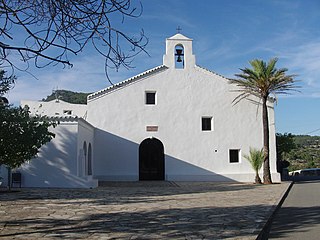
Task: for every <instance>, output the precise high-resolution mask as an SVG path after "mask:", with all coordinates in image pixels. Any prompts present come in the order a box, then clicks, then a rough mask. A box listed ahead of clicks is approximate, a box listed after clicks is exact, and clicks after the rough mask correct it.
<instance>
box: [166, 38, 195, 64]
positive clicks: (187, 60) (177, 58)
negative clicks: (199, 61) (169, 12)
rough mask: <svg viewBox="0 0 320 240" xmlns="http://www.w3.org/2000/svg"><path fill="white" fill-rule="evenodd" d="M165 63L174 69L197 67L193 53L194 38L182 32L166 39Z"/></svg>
mask: <svg viewBox="0 0 320 240" xmlns="http://www.w3.org/2000/svg"><path fill="white" fill-rule="evenodd" d="M163 65H165V66H167V67H169V68H172V69H190V68H193V67H195V65H196V60H195V56H194V55H193V54H192V39H190V38H187V37H186V36H184V35H182V34H181V33H177V34H176V35H174V36H172V37H170V38H167V39H166V54H165V55H164V56H163Z"/></svg>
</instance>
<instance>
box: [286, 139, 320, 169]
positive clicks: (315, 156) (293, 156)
mask: <svg viewBox="0 0 320 240" xmlns="http://www.w3.org/2000/svg"><path fill="white" fill-rule="evenodd" d="M293 140H294V143H295V145H296V148H295V149H292V150H291V151H290V152H289V154H287V155H286V158H287V160H288V161H289V162H290V166H289V170H290V171H292V170H296V169H303V168H314V167H317V168H320V136H308V135H294V136H293Z"/></svg>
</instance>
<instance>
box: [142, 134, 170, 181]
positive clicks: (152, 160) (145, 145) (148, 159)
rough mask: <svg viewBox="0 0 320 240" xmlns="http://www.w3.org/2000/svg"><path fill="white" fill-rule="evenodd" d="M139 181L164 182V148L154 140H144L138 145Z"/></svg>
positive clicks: (158, 141) (159, 142)
mask: <svg viewBox="0 0 320 240" xmlns="http://www.w3.org/2000/svg"><path fill="white" fill-rule="evenodd" d="M139 180H164V148H163V144H162V142H161V141H160V140H158V139H156V138H148V139H145V140H144V141H142V143H141V144H140V147H139Z"/></svg>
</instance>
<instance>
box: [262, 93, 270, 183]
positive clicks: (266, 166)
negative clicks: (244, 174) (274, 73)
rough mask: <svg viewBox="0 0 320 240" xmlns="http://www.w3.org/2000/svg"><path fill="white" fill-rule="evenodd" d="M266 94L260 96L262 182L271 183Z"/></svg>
mask: <svg viewBox="0 0 320 240" xmlns="http://www.w3.org/2000/svg"><path fill="white" fill-rule="evenodd" d="M267 100H268V96H265V97H263V98H262V123H263V152H264V159H263V183H264V184H271V183H272V180H271V173H270V160H269V151H270V150H269V149H270V147H269V117H268V107H267Z"/></svg>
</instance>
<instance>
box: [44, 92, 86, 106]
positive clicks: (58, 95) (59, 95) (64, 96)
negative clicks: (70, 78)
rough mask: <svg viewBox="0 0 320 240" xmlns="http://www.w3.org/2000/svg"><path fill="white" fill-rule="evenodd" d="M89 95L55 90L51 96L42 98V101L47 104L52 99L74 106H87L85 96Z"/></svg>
mask: <svg viewBox="0 0 320 240" xmlns="http://www.w3.org/2000/svg"><path fill="white" fill-rule="evenodd" d="M89 94H91V93H82V92H72V91H68V90H55V91H53V92H52V94H51V95H49V96H47V97H46V98H43V99H42V101H44V102H49V101H52V100H54V99H60V100H62V101H65V102H68V103H74V104H87V96H88V95H89Z"/></svg>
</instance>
